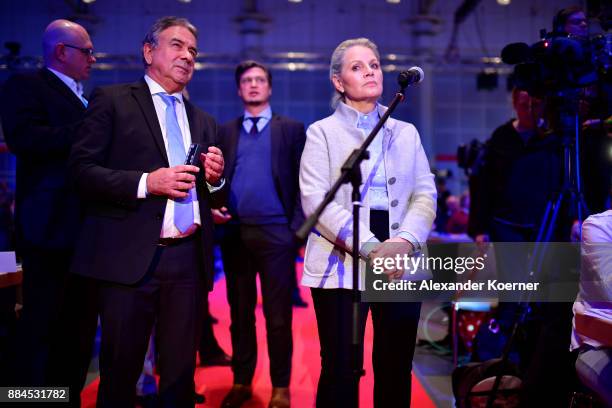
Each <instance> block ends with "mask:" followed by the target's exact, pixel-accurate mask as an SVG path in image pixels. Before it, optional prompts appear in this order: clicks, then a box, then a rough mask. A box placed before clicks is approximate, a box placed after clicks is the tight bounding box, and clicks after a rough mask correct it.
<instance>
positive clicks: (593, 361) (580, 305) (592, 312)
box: [571, 210, 612, 406]
mask: <svg viewBox="0 0 612 408" xmlns="http://www.w3.org/2000/svg"><path fill="white" fill-rule="evenodd" d="M581 257H582V269H581V271H580V292H579V293H578V297H577V298H576V302H574V308H573V310H574V321H573V331H572V338H571V349H572V350H578V353H579V354H578V359H577V360H576V372H577V374H578V378H579V379H580V381H581V382H582V383H583V384H584V385H586V386H587V387H588V388H589V389H590V390H591V391H593V392H594V393H595V394H596V395H597V396H598V397H599V398H600V399H601V400H602V401H603V402H604V404H605V405H606V406H612V210H608V211H606V212H603V213H599V214H594V215H591V216H590V217H588V218H587V219H586V220H585V221H584V223H583V225H582V248H581Z"/></svg>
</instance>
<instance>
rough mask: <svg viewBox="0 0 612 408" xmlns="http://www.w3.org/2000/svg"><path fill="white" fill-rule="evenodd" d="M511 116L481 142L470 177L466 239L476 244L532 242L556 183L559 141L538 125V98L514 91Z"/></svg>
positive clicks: (540, 117)
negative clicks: (472, 240)
mask: <svg viewBox="0 0 612 408" xmlns="http://www.w3.org/2000/svg"><path fill="white" fill-rule="evenodd" d="M512 107H513V109H514V111H515V113H516V118H513V119H511V120H510V121H508V122H506V123H505V124H503V125H502V126H500V127H498V128H497V129H496V130H495V131H494V132H493V135H492V136H491V138H490V139H489V140H488V141H487V142H486V144H485V147H484V149H485V150H484V152H483V154H482V156H481V157H480V158H479V161H478V163H477V164H476V167H475V169H474V173H473V174H472V176H471V177H470V195H471V198H472V199H471V205H470V218H469V225H468V233H469V235H470V236H471V237H472V238H474V239H475V241H476V242H479V243H480V242H487V241H490V240H492V241H498V242H532V241H534V240H535V239H536V236H537V232H538V226H539V223H540V221H541V219H542V215H543V214H544V211H545V208H546V203H547V201H548V199H549V198H550V194H551V193H552V192H553V191H555V189H558V187H559V185H560V172H559V171H558V169H559V167H560V165H561V163H560V160H559V154H558V151H559V143H558V141H557V140H556V139H555V138H553V137H550V135H547V134H545V133H544V132H543V131H542V130H541V129H540V128H539V127H538V124H539V123H542V121H543V119H544V112H543V102H542V100H540V99H538V98H535V97H531V96H529V94H528V93H527V92H526V91H523V90H520V89H518V88H514V89H513V91H512Z"/></svg>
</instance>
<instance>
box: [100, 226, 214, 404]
mask: <svg viewBox="0 0 612 408" xmlns="http://www.w3.org/2000/svg"><path fill="white" fill-rule="evenodd" d="M199 245H200V240H199V239H198V238H194V239H192V240H190V241H186V242H184V243H181V244H178V245H176V246H168V247H158V248H157V251H156V253H155V256H154V258H153V260H152V262H151V265H150V267H149V270H148V271H147V274H146V275H145V277H144V278H143V279H142V280H141V281H140V282H138V283H137V284H135V285H133V286H127V285H120V284H113V283H108V282H107V283H103V284H102V285H101V289H100V297H101V323H102V340H101V347H100V386H99V390H98V401H97V406H98V407H112V408H120V407H126V408H127V407H129V408H133V407H134V405H135V394H136V382H137V380H138V377H139V375H140V373H141V372H142V366H143V363H144V357H145V354H146V351H147V346H148V343H149V336H150V335H151V330H152V328H153V325H154V324H155V335H156V346H157V350H158V365H157V368H158V371H159V375H160V380H159V398H160V406H162V407H193V406H194V401H193V392H194V382H193V375H194V372H195V360H196V351H197V345H198V340H199V328H200V324H199V322H201V318H202V317H201V313H202V298H203V294H204V281H203V279H202V276H201V273H202V262H201V248H200V246H199Z"/></svg>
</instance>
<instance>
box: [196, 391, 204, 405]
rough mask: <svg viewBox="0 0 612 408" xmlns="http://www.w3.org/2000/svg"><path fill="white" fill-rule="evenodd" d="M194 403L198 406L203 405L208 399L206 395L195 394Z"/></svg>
mask: <svg viewBox="0 0 612 408" xmlns="http://www.w3.org/2000/svg"><path fill="white" fill-rule="evenodd" d="M193 402H195V403H196V404H203V403H205V402H206V397H205V396H204V394H198V393H197V392H195V391H194V392H193Z"/></svg>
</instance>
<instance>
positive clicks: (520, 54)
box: [501, 43, 531, 65]
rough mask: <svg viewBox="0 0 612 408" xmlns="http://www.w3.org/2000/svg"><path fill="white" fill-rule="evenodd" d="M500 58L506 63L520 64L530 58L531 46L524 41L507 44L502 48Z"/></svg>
mask: <svg viewBox="0 0 612 408" xmlns="http://www.w3.org/2000/svg"><path fill="white" fill-rule="evenodd" d="M501 58H502V61H504V62H505V63H506V64H511V65H514V64H520V63H521V62H525V61H528V60H529V59H530V58H531V48H530V47H529V45H527V44H525V43H512V44H508V45H506V46H505V47H504V49H503V50H502V52H501Z"/></svg>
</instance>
